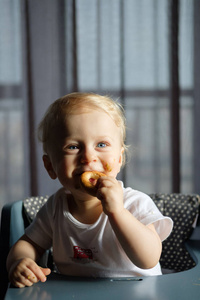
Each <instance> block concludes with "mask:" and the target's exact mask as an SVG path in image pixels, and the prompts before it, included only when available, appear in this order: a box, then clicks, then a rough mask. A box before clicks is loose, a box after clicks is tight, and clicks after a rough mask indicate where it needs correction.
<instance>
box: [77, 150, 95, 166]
mask: <svg viewBox="0 0 200 300" xmlns="http://www.w3.org/2000/svg"><path fill="white" fill-rule="evenodd" d="M95 161H97V157H96V154H95V151H94V150H93V149H88V148H85V149H84V150H83V151H82V155H81V163H90V162H95Z"/></svg>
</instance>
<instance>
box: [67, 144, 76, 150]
mask: <svg viewBox="0 0 200 300" xmlns="http://www.w3.org/2000/svg"><path fill="white" fill-rule="evenodd" d="M68 149H70V150H76V149H78V147H77V146H75V145H71V146H69V147H68Z"/></svg>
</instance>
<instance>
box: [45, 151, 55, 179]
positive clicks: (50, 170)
mask: <svg viewBox="0 0 200 300" xmlns="http://www.w3.org/2000/svg"><path fill="white" fill-rule="evenodd" d="M42 159H43V163H44V167H45V169H46V170H47V172H48V174H49V176H50V177H51V179H56V178H57V175H56V173H55V171H54V169H53V166H52V163H51V160H50V158H49V156H48V155H47V154H44V155H43V157H42Z"/></svg>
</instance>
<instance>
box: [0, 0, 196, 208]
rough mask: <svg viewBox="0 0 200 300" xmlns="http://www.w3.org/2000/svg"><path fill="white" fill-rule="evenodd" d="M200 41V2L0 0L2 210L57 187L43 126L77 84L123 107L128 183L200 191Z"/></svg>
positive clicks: (124, 174) (153, 188)
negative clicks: (45, 156) (45, 153)
mask: <svg viewBox="0 0 200 300" xmlns="http://www.w3.org/2000/svg"><path fill="white" fill-rule="evenodd" d="M199 45H200V1H199V0H179V1H178V0H73V1H72V0H50V1H49V0H42V1H41V0H0V209H1V207H2V206H3V205H4V204H5V203H7V202H11V201H15V200H20V199H23V198H25V197H27V196H31V195H32V196H35V195H50V194H52V193H53V192H55V190H56V189H57V188H58V187H59V183H58V182H57V181H52V180H51V179H50V178H49V177H48V175H47V173H46V171H45V170H44V167H43V164H42V147H41V144H40V143H39V142H38V141H37V137H36V130H37V125H38V123H39V121H40V120H41V118H42V116H43V114H44V112H45V111H46V109H47V107H48V106H49V105H50V104H51V103H52V102H53V101H54V100H55V99H57V98H59V97H60V96H62V95H64V94H67V93H71V92H74V91H88V92H95V93H100V94H102V95H104V94H106V95H110V96H112V97H113V98H114V99H118V100H119V101H120V102H121V103H122V104H123V106H124V108H125V111H126V118H127V144H129V145H131V147H130V158H129V159H128V161H127V164H126V166H125V168H124V169H123V170H122V171H121V173H120V176H119V178H120V179H123V180H124V182H125V185H126V186H131V187H132V188H134V189H139V190H141V191H143V192H146V193H155V192H163V193H169V192H177V193H178V192H182V193H200V158H199V153H200V136H199V132H200V118H199V117H200V82H199V79H200V51H199Z"/></svg>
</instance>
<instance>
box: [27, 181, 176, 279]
mask: <svg viewBox="0 0 200 300" xmlns="http://www.w3.org/2000/svg"><path fill="white" fill-rule="evenodd" d="M122 186H123V184H122ZM123 190H124V207H125V208H126V209H127V210H129V211H130V212H131V213H132V214H133V215H134V216H135V217H136V218H137V219H138V220H139V221H140V222H142V223H143V224H144V225H148V224H152V223H154V226H155V229H156V231H157V233H158V234H159V236H160V238H161V240H162V241H163V240H164V239H166V238H167V237H168V235H169V234H170V232H171V230H172V226H173V222H172V220H171V219H170V218H168V217H164V216H163V215H162V214H161V213H160V211H159V210H158V208H157V207H156V205H155V204H154V202H153V201H152V200H151V199H150V197H149V196H147V195H146V194H144V193H141V192H139V191H136V190H133V189H131V188H123ZM67 197H68V194H67V192H65V190H64V189H60V190H58V191H57V193H56V194H54V195H53V196H51V197H50V198H49V199H48V201H47V203H46V204H45V205H44V206H43V207H42V208H41V210H40V211H39V212H38V214H37V216H36V218H35V219H34V221H33V223H31V225H30V226H29V227H28V228H27V229H26V231H25V233H26V235H27V236H28V237H29V238H30V239H31V240H32V241H34V242H35V243H36V244H37V245H39V246H40V247H42V248H43V249H49V248H50V247H51V246H53V258H54V262H55V264H56V266H57V269H58V271H59V272H60V273H62V274H65V275H71V276H92V277H131V276H147V275H160V274H162V273H161V268H160V264H159V263H158V264H157V265H156V266H155V267H154V268H152V269H145V270H144V269H140V268H138V267H136V266H135V265H134V264H133V263H132V262H131V261H130V259H129V258H128V257H127V255H126V254H125V252H124V250H123V249H122V247H121V245H120V243H119V242H118V240H117V238H116V236H115V233H114V231H113V229H112V227H111V225H110V222H109V219H108V217H107V215H106V214H105V213H103V212H102V213H101V215H100V217H99V218H98V220H97V221H96V222H95V223H94V224H83V223H80V222H79V221H78V220H76V219H75V218H74V217H73V216H72V215H71V214H70V212H69V209H68V201H67Z"/></svg>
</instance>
